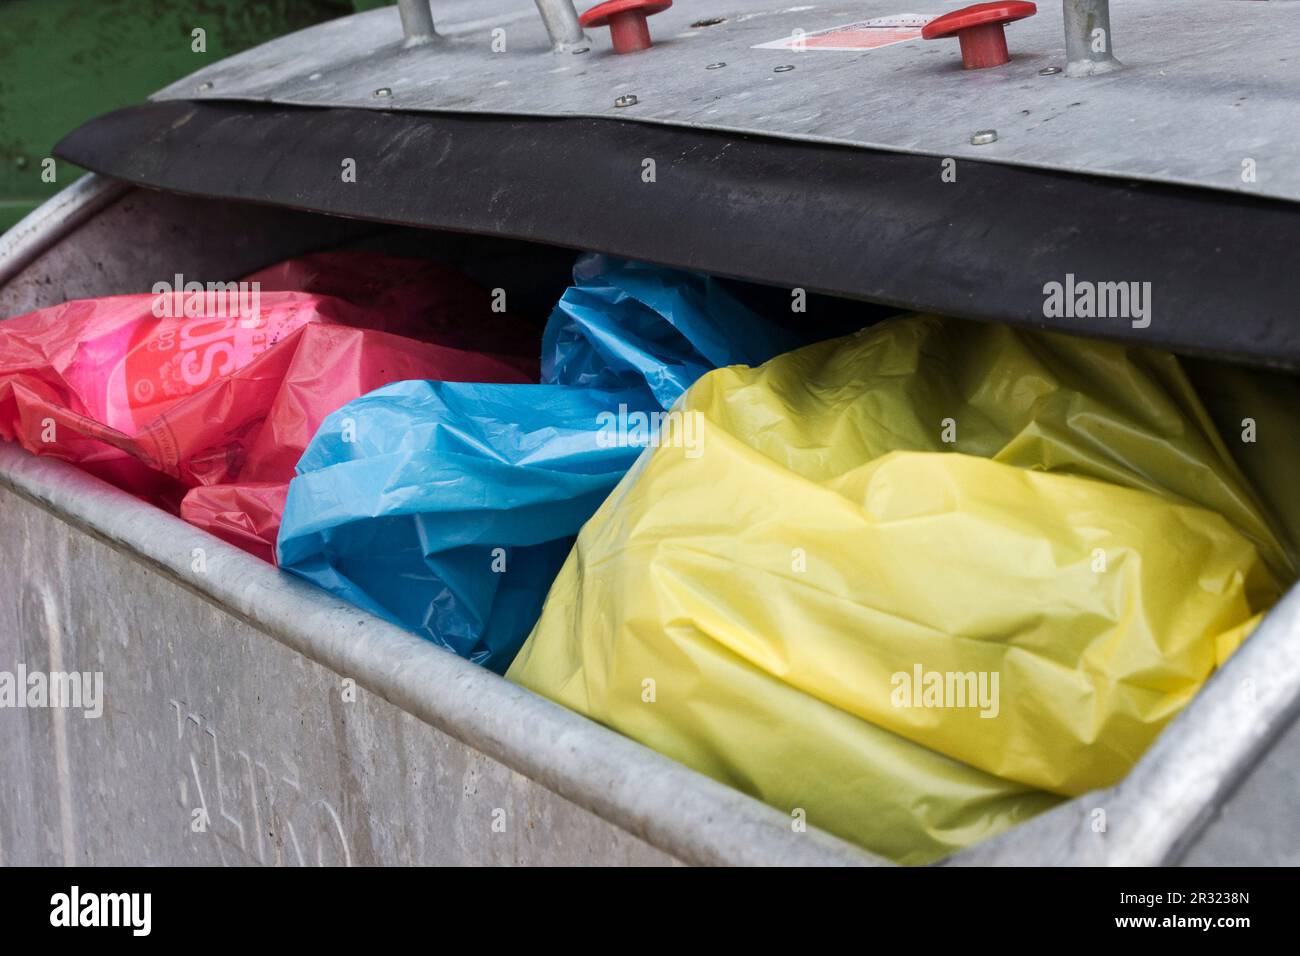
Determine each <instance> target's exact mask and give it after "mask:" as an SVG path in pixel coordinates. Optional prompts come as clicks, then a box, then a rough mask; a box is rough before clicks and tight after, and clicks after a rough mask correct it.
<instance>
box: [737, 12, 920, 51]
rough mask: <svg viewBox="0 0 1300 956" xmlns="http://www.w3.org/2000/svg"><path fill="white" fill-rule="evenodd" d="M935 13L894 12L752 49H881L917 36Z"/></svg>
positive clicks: (790, 37) (793, 35)
mask: <svg viewBox="0 0 1300 956" xmlns="http://www.w3.org/2000/svg"><path fill="white" fill-rule="evenodd" d="M935 16H936V14H928V13H897V14H894V15H893V16H890V17H874V18H872V19H870V20H859V21H858V22H857V23H846V24H844V25H843V26H839V27H831V28H830V29H829V30H818V31H817V32H816V33H795V34H792V35H791V36H788V37H782V38H781V39H780V40H773V41H771V42H770V43H760V44H758V45H757V46H755V47H753V49H755V50H841V51H854V52H861V51H862V50H877V49H879V48H880V47H882V46H892V45H893V44H895V43H906V42H907V41H908V40H915V39H918V38H919V37H920V36H921V27H923V26H925V25H926V24H927V23H929V22H930V21H931V20H933V19H934V18H935Z"/></svg>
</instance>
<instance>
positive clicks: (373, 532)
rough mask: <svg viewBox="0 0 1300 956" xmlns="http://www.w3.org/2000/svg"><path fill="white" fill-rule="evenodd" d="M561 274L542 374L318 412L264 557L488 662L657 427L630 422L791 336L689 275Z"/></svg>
mask: <svg viewBox="0 0 1300 956" xmlns="http://www.w3.org/2000/svg"><path fill="white" fill-rule="evenodd" d="M574 279H575V284H574V286H572V287H570V288H569V289H568V290H567V291H566V292H565V294H564V296H563V298H562V299H561V300H560V302H559V304H558V306H557V307H556V309H555V312H554V313H553V314H552V315H551V318H550V321H549V322H548V324H547V327H546V331H545V335H544V337H543V355H542V378H543V384H540V385H496V384H466V383H455V382H425V381H414V382H399V383H397V384H394V385H389V386H386V387H384V388H381V389H378V390H376V391H374V392H370V393H369V394H367V395H364V396H362V397H361V398H359V399H357V400H355V401H353V402H350V403H348V404H347V405H345V406H343V408H341V409H339V410H338V411H336V412H334V413H333V414H332V415H330V416H329V417H328V418H327V419H326V420H325V421H324V422H323V423H322V425H321V427H320V429H319V430H318V431H317V433H316V436H315V438H313V440H312V442H311V444H310V445H309V446H308V447H307V450H306V452H305V453H304V454H303V456H302V459H301V461H300V462H299V463H298V476H297V477H296V478H294V480H293V482H292V484H291V485H290V488H289V496H288V501H287V503H286V505H285V511H284V520H283V523H282V525H281V529H280V537H279V541H278V549H277V550H278V555H277V556H278V561H279V564H280V566H281V567H282V568H284V569H285V570H288V571H291V572H293V573H294V574H298V575H300V576H302V577H304V578H307V579H308V580H310V581H313V582H315V583H316V584H318V585H320V586H321V587H323V588H325V589H326V590H328V591H331V592H332V593H334V594H337V595H339V596H340V597H343V598H345V599H347V600H348V601H351V602H352V603H354V604H356V605H358V606H360V607H363V608H366V609H367V610H369V611H371V612H373V613H375V614H377V615H379V616H380V617H383V618H386V619H388V620H390V621H393V622H394V623H396V624H400V625H402V626H404V627H406V628H408V629H410V630H413V631H415V632H417V633H419V634H421V635H423V636H425V637H427V638H429V639H430V640H433V641H436V642H437V643H439V644H442V645H443V646H445V647H447V648H449V649H450V650H452V651H455V652H456V653H457V654H460V655H461V656H463V657H467V658H469V659H470V660H472V661H475V662H477V663H480V664H483V665H485V666H487V667H490V668H492V669H493V670H496V671H504V670H505V668H506V667H508V666H509V664H510V662H511V660H513V658H514V656H515V653H516V652H517V651H518V649H519V647H520V645H521V644H522V643H523V641H524V638H525V637H527V635H528V632H529V631H530V630H531V628H532V626H533V624H534V622H535V621H536V619H537V615H538V613H539V612H540V610H541V605H542V601H543V599H544V598H545V596H546V591H547V590H548V588H549V586H550V583H551V581H552V579H553V578H554V577H555V574H556V573H557V572H558V571H559V568H560V565H561V564H562V563H563V561H564V558H565V556H566V555H567V553H568V550H569V548H570V546H571V545H572V542H573V537H574V535H576V534H577V532H578V529H579V528H580V527H581V526H582V525H583V523H584V522H585V521H586V520H587V519H588V518H589V517H590V516H591V515H592V513H593V512H594V511H595V510H596V508H597V507H598V506H599V505H600V503H601V502H602V501H603V500H604V499H605V497H606V495H607V494H608V493H609V491H610V490H611V489H612V488H613V487H614V485H615V484H617V482H618V480H619V479H620V478H621V477H622V476H623V473H624V472H625V471H627V469H628V468H629V467H630V466H631V465H632V463H633V461H635V459H636V457H637V456H638V455H639V454H640V452H641V450H642V447H644V445H646V444H651V443H653V442H654V441H656V440H657V439H658V436H657V432H656V431H655V430H654V429H650V428H637V427H635V425H636V424H637V422H638V421H644V420H645V419H646V418H647V417H648V416H653V415H655V413H659V414H660V415H662V413H663V412H664V410H665V409H668V408H670V407H671V406H672V404H673V403H674V402H675V401H676V400H677V398H678V397H679V396H680V395H681V393H682V392H683V391H685V390H686V389H687V388H688V387H689V386H690V385H691V384H692V383H693V382H694V381H695V379H697V378H698V377H699V376H700V375H703V374H704V373H705V372H707V371H710V370H711V369H713V368H717V367H720V366H724V365H731V364H738V363H743V364H758V363H761V362H763V361H766V360H767V359H769V358H771V357H772V356H774V355H777V354H779V353H781V352H784V351H788V350H789V349H791V348H794V347H796V346H798V345H799V344H801V339H799V338H798V337H797V336H795V335H794V334H793V333H791V332H788V331H786V330H784V329H782V328H780V327H778V326H776V325H773V324H772V323H769V322H768V321H766V320H765V319H762V318H761V317H759V316H758V315H756V314H754V313H753V312H751V311H750V310H749V309H747V308H746V307H745V306H744V305H742V304H741V303H740V302H738V301H737V300H736V299H735V298H734V297H733V296H731V295H730V294H729V293H728V292H727V291H726V290H725V289H723V288H722V287H721V286H720V285H718V284H717V283H716V282H715V281H714V280H712V279H709V278H706V277H704V276H699V275H695V274H692V273H686V272H680V271H675V270H668V269H662V268H659V267H656V266H648V265H643V264H640V263H630V262H623V261H620V260H614V259H608V258H605V257H603V256H584V257H583V258H582V259H580V260H579V262H578V264H577V265H576V266H575V268H574ZM629 421H631V422H632V423H633V425H634V427H632V428H630V429H629V428H626V427H624V426H625V425H626V423H628V422H629Z"/></svg>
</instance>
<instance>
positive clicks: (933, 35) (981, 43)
mask: <svg viewBox="0 0 1300 956" xmlns="http://www.w3.org/2000/svg"><path fill="white" fill-rule="evenodd" d="M1037 12H1038V7H1037V6H1035V5H1034V4H1032V3H1027V2H1024V0H1010V2H1008V3H977V4H975V6H973V7H962V8H961V9H960V10H954V11H953V12H952V13H945V14H944V15H943V16H941V17H937V18H935V19H934V20H931V21H930V22H929V23H927V24H926V25H925V26H924V27H922V28H921V36H923V37H925V38H926V39H927V40H938V39H939V38H940V37H950V36H952V35H953V34H954V33H955V34H957V39H958V40H960V41H961V62H962V66H964V67H965V68H966V69H968V70H982V69H984V68H985V67H990V66H1001V65H1002V64H1003V63H1006V62H1007V61H1008V60H1009V59H1011V54H1010V53H1008V52H1007V36H1006V34H1005V33H1003V32H1002V25H1003V24H1004V23H1011V22H1012V21H1013V20H1023V19H1024V18H1025V17H1032V16H1033V15H1034V14H1035V13H1037Z"/></svg>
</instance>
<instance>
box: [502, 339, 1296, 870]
mask: <svg viewBox="0 0 1300 956" xmlns="http://www.w3.org/2000/svg"><path fill="white" fill-rule="evenodd" d="M678 409H679V410H680V411H682V412H684V413H687V414H694V413H698V414H700V415H702V416H704V430H703V432H702V434H703V445H702V447H701V448H699V449H698V450H697V451H692V452H691V453H688V450H687V449H683V448H680V447H672V446H671V445H668V444H665V445H663V446H661V447H659V448H657V449H654V450H653V451H650V452H647V453H646V454H645V455H643V456H642V457H641V458H640V459H639V461H638V463H637V465H636V467H635V468H634V469H633V470H632V472H630V473H629V474H628V476H627V477H626V478H625V479H624V481H623V482H622V483H621V484H620V485H619V486H618V487H617V488H616V489H615V491H614V492H613V494H612V495H611V496H610V498H609V499H608V500H607V501H606V502H605V503H604V505H603V506H602V507H601V508H600V510H599V511H598V512H597V513H596V515H595V516H594V517H593V518H592V519H591V520H590V521H589V522H588V523H587V525H586V526H585V527H584V528H583V529H582V532H581V534H580V535H579V537H578V541H577V544H576V546H575V548H574V549H573V551H572V553H571V554H570V555H569V558H568V561H567V562H566V563H565V565H564V568H563V570H562V571H561V572H560V575H559V577H558V579H557V580H556V582H555V584H554V586H553V588H552V589H551V592H550V595H549V596H548V598H547V601H546V605H545V608H544V610H543V613H542V616H541V619H540V621H539V622H538V624H537V626H536V628H535V630H534V631H533V634H532V636H531V637H530V638H529V640H528V642H527V644H525V646H524V648H523V650H522V651H521V653H520V654H519V657H518V658H517V659H516V661H515V663H514V665H513V667H511V669H510V671H509V674H508V677H509V678H510V679H511V680H514V681H516V682H518V683H520V684H522V685H524V686H526V687H529V688H532V689H533V690H535V691H537V692H539V693H541V694H543V695H545V696H547V697H550V698H552V699H554V700H556V701H558V702H560V703H562V704H565V705H566V706H568V707H571V708H573V709H574V710H576V711H579V712H580V713H583V714H586V715H588V716H589V717H592V718H593V719H595V720H598V721H600V722H601V723H604V724H606V725H608V726H610V727H613V728H615V729H616V730H618V731H620V732H622V733H624V734H626V735H628V736H630V737H632V738H635V739H636V740H639V741H641V742H643V743H645V744H647V745H648V746H650V747H652V748H654V749H655V750H658V751H661V752H662V753H665V754H668V755H670V756H672V757H674V758H676V759H678V760H680V761H682V762H683V763H685V764H688V765H689V766H692V767H694V768H696V769H698V770H700V771H702V772H704V773H706V774H708V775H710V776H712V777H714V778H716V779H718V780H722V781H724V782H727V783H729V784H731V785H733V786H735V787H737V788H739V789H741V790H743V791H745V792H747V793H750V794H753V795H754V796H756V797H758V798H760V799H762V800H764V801H766V802H768V803H770V804H772V805H773V806H775V807H778V808H780V809H782V810H784V811H786V812H789V813H792V814H794V815H795V818H802V817H801V815H800V812H799V811H802V812H803V813H804V814H806V820H807V822H808V823H809V824H811V825H814V826H818V827H821V828H823V829H825V830H828V831H830V832H832V833H836V834H838V835H840V836H842V837H845V838H847V839H850V840H853V841H855V842H857V843H859V844H861V845H862V846H864V847H866V848H867V849H869V850H872V851H874V852H876V853H879V854H881V855H883V856H886V857H888V858H890V859H893V860H896V861H899V862H904V863H919V862H926V861H930V860H933V859H936V858H938V857H941V856H943V855H945V854H947V853H949V852H951V851H953V850H956V849H958V848H961V847H964V846H967V845H969V844H971V843H974V842H976V841H979V840H982V839H985V838H987V837H989V836H991V835H993V834H995V833H998V832H1000V831H1002V830H1004V829H1006V828H1007V827H1009V826H1012V825H1013V824H1015V823H1017V822H1019V821H1022V820H1024V819H1027V818H1028V817H1031V816H1033V815H1034V814H1036V813H1039V812H1041V811H1043V810H1045V809H1047V808H1049V807H1051V806H1053V805H1054V804H1056V803H1057V802H1059V801H1060V800H1062V799H1064V798H1067V797H1070V796H1073V795H1077V794H1081V793H1084V792H1087V791H1089V790H1092V789H1095V788H1098V787H1104V786H1108V785H1110V784H1113V783H1115V782H1116V781H1118V780H1119V779H1120V778H1121V777H1123V775H1124V774H1125V773H1126V772H1127V770H1128V769H1129V768H1130V767H1131V766H1132V765H1133V763H1134V762H1135V761H1136V760H1137V758H1138V757H1139V756H1140V755H1141V754H1142V752H1143V751H1144V750H1145V749H1146V747H1147V746H1148V745H1149V744H1150V743H1151V742H1152V740H1153V739H1154V738H1155V736H1156V735H1157V734H1158V733H1159V732H1160V730H1161V728H1163V727H1164V726H1165V724H1166V723H1168V721H1169V720H1170V719H1171V718H1172V717H1173V716H1174V715H1175V714H1177V713H1178V711H1179V710H1180V709H1181V708H1182V707H1183V706H1184V705H1186V704H1187V702H1188V701H1189V700H1190V699H1191V698H1192V697H1193V696H1194V695H1195V693H1196V692H1197V690H1198V689H1199V688H1200V686H1201V684H1202V683H1203V682H1204V681H1205V679H1206V678H1207V677H1208V676H1209V675H1210V673H1211V672H1212V671H1213V670H1214V668H1215V667H1216V666H1218V665H1219V664H1221V663H1222V662H1223V660H1224V659H1225V658H1226V657H1227V656H1228V655H1229V654H1231V653H1232V651H1233V650H1234V649H1235V648H1236V647H1237V646H1238V644H1239V643H1240V642H1241V641H1242V640H1243V639H1244V638H1245V636H1246V635H1247V634H1248V633H1249V632H1250V630H1251V628H1253V627H1254V625H1255V624H1256V623H1257V622H1258V620H1259V618H1260V616H1261V613H1262V612H1263V611H1265V610H1266V609H1267V608H1268V607H1269V606H1270V605H1271V604H1272V603H1273V602H1274V601H1276V600H1277V598H1278V597H1279V596H1280V582H1282V581H1290V580H1292V579H1294V577H1295V571H1294V567H1293V558H1292V556H1291V555H1290V554H1289V553H1288V550H1287V547H1286V545H1285V544H1284V543H1283V542H1282V541H1280V540H1279V539H1278V538H1277V537H1275V536H1274V533H1273V531H1272V530H1271V525H1270V520H1269V517H1268V515H1269V511H1268V509H1267V507H1266V506H1265V505H1264V504H1263V503H1262V502H1261V501H1259V500H1258V498H1257V495H1256V493H1255V492H1254V491H1253V490H1252V489H1251V487H1250V486H1249V484H1248V482H1247V481H1246V479H1245V478H1244V476H1243V474H1242V473H1241V471H1240V470H1239V469H1238V467H1237V465H1236V464H1235V463H1234V461H1233V457H1232V454H1231V453H1230V451H1229V449H1228V446H1227V445H1226V444H1225V441H1224V440H1223V438H1221V436H1220V434H1219V432H1218V431H1217V430H1216V428H1215V425H1214V424H1213V422H1212V420H1211V416H1210V415H1209V414H1208V413H1207V411H1206V409H1205V407H1204V406H1203V405H1202V403H1201V401H1200V400H1199V399H1198V397H1197V394H1196V392H1195V390H1194V388H1193V386H1192V385H1191V383H1190V381H1189V379H1188V377H1187V375H1186V374H1185V372H1184V370H1183V368H1182V366H1181V365H1180V363H1179V360H1178V359H1177V358H1175V357H1173V356H1171V355H1167V354H1163V353H1157V352H1153V351H1148V350H1142V349H1136V348H1132V347H1125V346H1122V345H1118V344H1112V343H1106V342H1098V341H1091V340H1084V339H1075V338H1069V337H1065V336H1059V335H1052V334H1047V333H1036V332H1027V331H1018V330H1015V329H1011V328H1008V327H1001V326H992V325H979V324H974V323H966V322H961V321H958V320H953V319H942V318H938V317H935V316H910V317H906V318H902V319H896V320H892V321H890V322H887V323H884V324H882V325H879V326H876V327H873V328H872V329H868V330H864V331H863V332H861V333H859V334H858V335H855V336H851V337H848V338H845V339H837V340H833V341H830V342H825V343H821V344H818V345H814V346H810V347H808V348H804V349H801V350H799V351H797V352H793V353H790V354H787V355H783V356H780V357H778V358H777V359H774V360H773V361H771V362H769V363H767V364H766V365H764V366H762V367H760V368H755V369H751V368H743V367H732V368H726V369H721V370H718V371H716V372H713V373H710V374H709V375H707V376H705V377H704V378H703V379H701V380H700V381H699V382H698V383H697V384H696V385H695V386H694V387H693V388H692V389H691V390H690V391H689V392H688V393H687V394H686V395H685V396H684V397H683V399H682V401H681V402H680V403H679V406H678ZM1293 414H1294V413H1293ZM1293 420H1294V418H1293ZM1292 434H1294V432H1292ZM1230 437H1231V439H1232V440H1234V441H1235V440H1236V436H1230ZM931 674H938V675H940V679H941V680H944V681H948V680H953V683H952V684H951V686H950V688H949V689H948V696H946V697H933V696H931V697H927V696H925V688H927V687H928V688H930V690H934V689H935V685H934V683H933V681H934V680H935V678H933V677H931V676H929V675H931ZM967 674H969V675H972V676H973V677H974V682H973V683H971V682H969V681H970V678H966V677H962V678H961V679H960V680H957V679H954V678H948V677H947V676H946V675H967ZM900 675H906V678H903V677H900ZM980 675H983V678H982V679H983V680H984V681H985V683H984V688H985V690H987V691H988V692H989V693H988V694H986V696H985V698H984V701H983V702H981V701H979V700H978V687H979V684H978V681H979V680H980V679H981V677H980ZM993 675H996V680H997V682H998V683H997V693H996V695H994V694H993V693H992V686H993V685H992V681H993V680H994V676H993ZM918 678H919V680H918ZM910 685H915V687H914V688H913V687H912V686H910ZM962 688H967V689H970V690H971V691H972V694H971V696H970V697H968V698H967V699H966V700H965V706H962V703H963V702H962V699H961V698H960V697H958V696H955V695H956V693H957V691H959V690H961V689H962ZM936 705H942V706H936Z"/></svg>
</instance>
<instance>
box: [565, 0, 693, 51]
mask: <svg viewBox="0 0 1300 956" xmlns="http://www.w3.org/2000/svg"><path fill="white" fill-rule="evenodd" d="M672 5H673V0H606V2H605V3H600V4H597V5H596V6H594V7H592V8H591V9H590V10H588V11H587V12H586V13H584V14H583V15H582V16H580V17H578V22H579V23H581V24H582V25H583V26H584V27H606V26H607V27H609V36H610V39H611V40H613V41H614V52H615V53H635V52H636V51H637V50H648V49H650V47H651V45H652V44H651V40H650V26H649V25H648V24H647V23H646V22H645V21H646V17H649V16H653V15H654V14H656V13H663V12H664V11H665V10H667V9H668V8H669V7H671V6H672Z"/></svg>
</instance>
